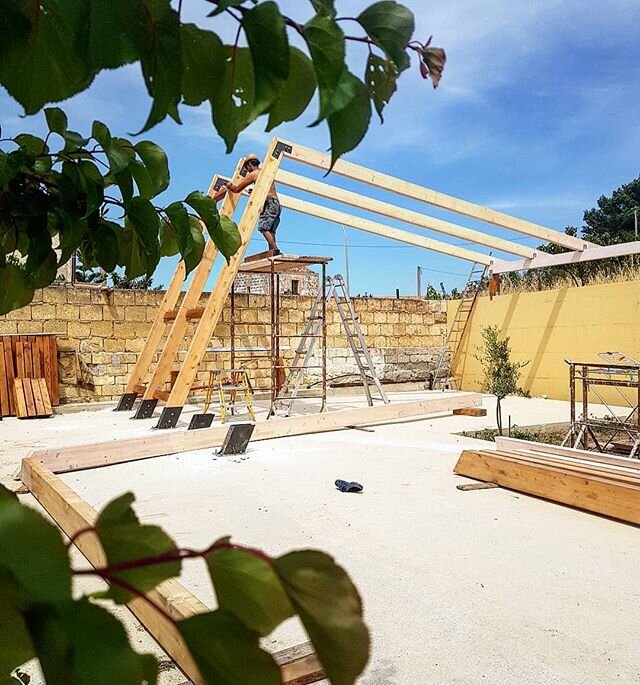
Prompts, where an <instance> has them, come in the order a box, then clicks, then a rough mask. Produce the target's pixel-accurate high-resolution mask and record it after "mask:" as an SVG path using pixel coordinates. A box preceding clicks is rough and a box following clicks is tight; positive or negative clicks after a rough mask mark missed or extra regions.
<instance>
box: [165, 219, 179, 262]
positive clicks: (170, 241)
mask: <svg viewBox="0 0 640 685" xmlns="http://www.w3.org/2000/svg"><path fill="white" fill-rule="evenodd" d="M178 252H180V248H179V247H178V240H177V238H176V234H175V231H174V229H173V226H171V225H170V224H169V223H168V222H167V221H162V222H161V223H160V256H161V257H173V256H174V255H177V254H178Z"/></svg>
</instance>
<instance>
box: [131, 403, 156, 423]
mask: <svg viewBox="0 0 640 685" xmlns="http://www.w3.org/2000/svg"><path fill="white" fill-rule="evenodd" d="M157 404H158V400H142V402H140V406H139V407H138V411H137V412H136V413H135V414H134V415H133V418H134V419H150V418H151V417H152V416H153V412H154V411H155V410H156V406H157Z"/></svg>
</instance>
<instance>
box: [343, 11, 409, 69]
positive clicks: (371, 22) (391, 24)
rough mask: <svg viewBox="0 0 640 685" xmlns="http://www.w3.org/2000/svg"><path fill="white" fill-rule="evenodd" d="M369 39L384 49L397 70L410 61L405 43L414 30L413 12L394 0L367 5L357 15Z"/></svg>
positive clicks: (404, 66) (405, 66)
mask: <svg viewBox="0 0 640 685" xmlns="http://www.w3.org/2000/svg"><path fill="white" fill-rule="evenodd" d="M357 19H358V21H359V22H360V24H361V26H362V28H363V29H364V30H365V31H366V32H367V34H368V35H369V37H370V38H371V40H373V42H374V43H375V44H376V45H378V46H379V47H380V48H381V49H382V50H384V51H385V53H386V54H387V56H388V57H389V59H391V60H392V61H393V62H394V64H395V65H396V67H397V69H398V71H399V72H400V71H404V70H405V69H406V68H407V67H408V66H409V65H410V63H411V60H410V59H409V55H408V54H407V43H409V42H410V41H411V36H413V32H414V30H415V19H414V17H413V12H412V11H411V10H409V9H407V8H406V7H405V6H404V5H401V4H399V3H397V2H395V0H381V2H375V3H374V4H373V5H370V6H369V7H367V8H366V9H365V10H364V12H362V13H361V14H360V15H359V16H358V17H357Z"/></svg>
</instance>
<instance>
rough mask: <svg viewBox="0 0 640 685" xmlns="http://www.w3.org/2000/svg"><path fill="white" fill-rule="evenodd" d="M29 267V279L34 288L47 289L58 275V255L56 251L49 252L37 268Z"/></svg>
mask: <svg viewBox="0 0 640 685" xmlns="http://www.w3.org/2000/svg"><path fill="white" fill-rule="evenodd" d="M28 261H29V260H27V265H26V267H25V268H27V273H28V278H29V279H30V281H31V286H32V287H34V288H45V287H46V286H48V285H51V283H53V281H54V280H55V277H56V274H57V273H58V255H57V254H56V253H55V251H54V250H51V249H50V250H49V251H48V252H47V255H46V257H45V258H44V259H43V260H42V261H41V262H40V263H39V264H38V265H37V266H35V267H33V268H31V267H29V266H28Z"/></svg>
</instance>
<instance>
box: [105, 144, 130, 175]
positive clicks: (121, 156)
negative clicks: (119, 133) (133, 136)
mask: <svg viewBox="0 0 640 685" xmlns="http://www.w3.org/2000/svg"><path fill="white" fill-rule="evenodd" d="M104 151H105V152H106V154H107V159H108V161H109V169H110V171H111V173H112V174H117V173H119V172H120V171H122V170H123V169H126V168H127V166H129V162H131V161H132V160H134V159H135V152H134V151H133V147H132V146H131V143H130V142H129V141H128V140H126V139H125V138H111V139H110V141H109V146H108V147H107V148H105V149H104Z"/></svg>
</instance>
